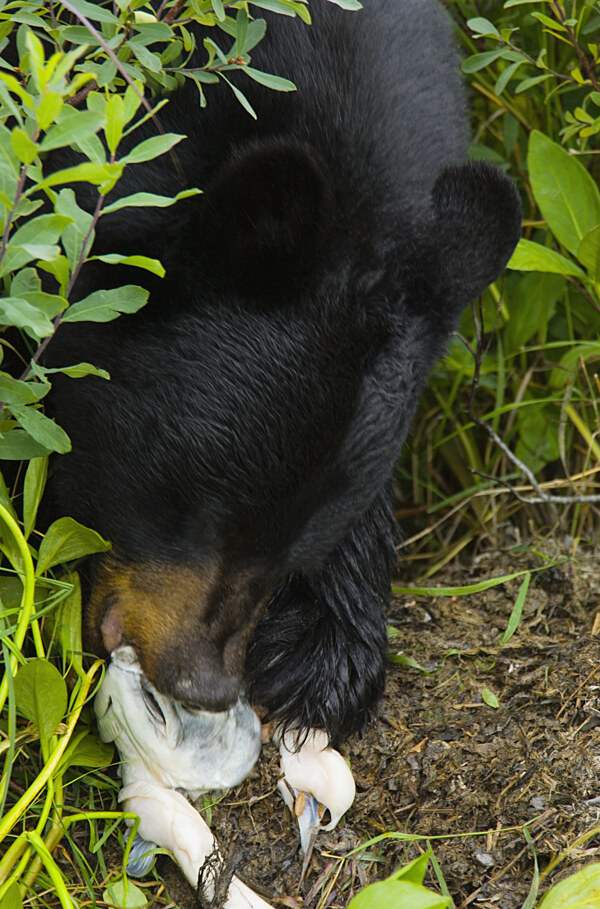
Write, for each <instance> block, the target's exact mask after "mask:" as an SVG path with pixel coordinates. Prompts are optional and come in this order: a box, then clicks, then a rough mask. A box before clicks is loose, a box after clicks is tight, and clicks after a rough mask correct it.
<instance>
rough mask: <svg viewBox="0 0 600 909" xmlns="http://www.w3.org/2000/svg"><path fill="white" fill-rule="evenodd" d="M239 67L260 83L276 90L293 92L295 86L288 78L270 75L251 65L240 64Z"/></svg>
mask: <svg viewBox="0 0 600 909" xmlns="http://www.w3.org/2000/svg"><path fill="white" fill-rule="evenodd" d="M240 69H243V71H244V72H245V73H246V75H247V76H250V78H251V79H254V81H255V82H260V84H261V85H266V86H267V88H271V89H273V90H274V91H276V92H295V91H296V86H295V85H294V83H293V82H290V80H289V79H282V78H281V76H272V75H270V73H263V72H261V71H260V70H259V69H253V68H252V67H251V66H242V67H240Z"/></svg>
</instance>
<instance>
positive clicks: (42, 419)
mask: <svg viewBox="0 0 600 909" xmlns="http://www.w3.org/2000/svg"><path fill="white" fill-rule="evenodd" d="M9 409H10V412H11V413H12V415H13V417H14V418H15V420H16V421H17V422H18V423H19V425H20V426H21V427H22V428H23V429H24V430H25V431H26V432H28V433H29V435H30V436H31V438H32V439H35V441H36V442H38V443H39V444H40V445H43V446H44V448H47V449H49V450H50V451H58V452H59V454H66V452H67V451H70V450H71V441H70V439H69V437H68V435H67V434H66V432H65V431H64V429H61V427H60V426H58V425H57V424H56V423H55V422H54V420H51V419H50V418H49V417H47V416H45V415H44V414H43V413H42V412H41V410H34V409H33V407H24V406H23V407H22V406H17V405H15V404H11V405H10V407H9Z"/></svg>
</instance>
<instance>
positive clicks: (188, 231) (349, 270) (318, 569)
mask: <svg viewBox="0 0 600 909" xmlns="http://www.w3.org/2000/svg"><path fill="white" fill-rule="evenodd" d="M310 9H311V13H312V15H313V20H314V24H313V26H312V27H308V26H306V25H305V24H303V23H302V22H300V21H299V20H295V21H291V20H290V19H287V18H284V17H280V16H277V15H274V14H266V16H265V18H266V19H267V22H268V30H267V34H266V37H265V39H264V40H263V41H262V42H261V44H260V45H259V46H258V47H257V48H256V50H255V51H254V53H253V58H252V65H253V66H254V67H256V68H257V69H264V70H267V71H269V72H274V73H278V74H280V75H285V76H287V77H289V78H291V79H292V80H293V81H294V82H295V83H296V86H297V91H296V92H295V93H289V94H283V93H276V92H273V91H270V90H269V89H268V88H265V87H263V86H261V85H258V84H256V83H251V82H250V80H244V83H243V89H244V92H245V93H246V95H247V97H248V98H249V100H250V102H251V104H252V105H253V107H254V109H255V110H256V112H257V115H258V119H257V121H254V120H253V119H252V118H251V117H250V116H249V115H248V113H247V112H246V111H245V110H244V109H243V108H242V107H241V106H240V104H239V103H238V102H237V100H236V99H235V98H234V96H233V95H232V93H231V90H230V89H229V87H228V86H226V85H220V86H215V87H214V88H212V87H211V90H210V94H209V99H208V107H207V108H206V109H205V110H201V108H200V104H199V98H198V93H197V90H196V88H195V87H194V86H193V85H192V84H188V85H187V86H186V87H184V88H183V89H182V90H181V91H179V92H177V93H176V94H175V95H174V96H173V97H172V98H171V99H170V101H169V103H168V104H167V105H166V107H165V108H164V109H163V110H161V112H160V114H159V117H160V120H161V122H162V125H163V127H164V128H165V129H166V130H173V131H177V132H185V133H186V134H187V136H188V138H187V139H186V140H185V141H184V142H182V143H181V144H180V145H179V146H178V147H177V154H178V157H179V162H180V169H179V170H178V169H177V168H175V167H174V166H173V164H172V162H171V161H170V160H169V158H168V156H166V157H164V158H161V159H159V160H157V161H155V162H151V163H144V164H139V165H136V166H131V167H130V168H129V170H128V171H127V172H126V176H125V177H124V178H123V180H122V181H121V183H119V184H118V187H117V192H118V194H119V195H126V194H129V193H131V192H134V191H137V190H142V189H143V190H151V191H153V192H162V193H165V194H174V193H176V192H178V191H179V190H180V189H181V188H182V182H181V180H182V178H181V171H183V173H184V174H185V180H186V181H187V184H188V185H191V186H199V187H201V188H202V189H203V190H204V193H203V195H200V196H196V197H194V198H192V199H188V200H186V201H185V202H183V203H181V204H179V205H177V206H175V207H173V208H172V209H164V210H157V209H148V210H141V209H129V210H127V209H126V210H121V211H119V212H116V213H115V214H114V215H111V216H107V217H105V218H104V219H103V220H102V221H101V223H100V228H99V231H98V237H97V245H96V247H95V250H96V251H97V252H114V251H119V252H121V253H142V254H146V255H152V256H157V257H158V258H160V259H161V260H162V262H163V264H164V265H165V267H166V269H167V276H166V277H165V278H164V279H162V280H159V279H152V281H151V283H150V284H149V287H150V291H151V296H150V302H149V303H148V305H147V306H146V307H145V308H144V309H143V310H141V311H140V312H139V313H138V314H136V315H133V316H123V317H121V318H120V319H118V320H116V321H115V322H111V323H107V324H103V325H98V324H90V323H86V324H83V323H82V324H78V325H74V324H73V325H64V326H63V327H61V329H60V331H59V332H58V335H57V338H56V340H55V341H53V343H52V345H50V347H49V348H48V353H49V359H47V361H46V362H48V363H52V362H54V363H60V364H64V363H65V362H78V361H79V360H81V359H86V360H91V361H92V362H94V363H96V364H98V365H100V366H102V367H104V368H105V369H108V370H109V372H110V374H111V380H110V381H109V382H107V381H104V380H102V379H99V378H88V379H86V380H84V381H82V382H73V381H71V380H69V379H62V380H58V381H57V382H56V386H55V392H54V411H53V415H54V416H55V417H56V419H57V420H58V422H59V423H60V424H61V425H62V426H64V427H65V429H66V430H67V432H68V433H69V434H70V436H71V439H72V442H73V452H72V453H71V454H69V455H67V456H64V457H61V458H59V459H58V460H57V463H56V464H55V466H54V473H53V477H52V488H51V494H52V499H53V508H54V509H55V511H56V512H57V513H60V514H71V515H73V516H74V517H76V518H77V519H78V520H80V521H82V522H83V523H85V524H88V525H90V526H92V527H94V528H96V529H97V530H99V531H100V532H101V533H102V534H104V535H105V536H106V537H108V538H109V539H110V540H111V541H112V543H113V547H114V548H113V551H112V553H111V554H109V555H108V556H105V557H102V558H101V559H98V560H97V561H96V563H95V564H93V565H92V575H91V580H90V591H89V595H88V602H87V606H86V612H85V626H86V633H87V641H88V646H89V647H90V648H92V649H94V650H96V651H99V652H110V651H111V650H112V649H114V648H115V647H117V646H118V645H119V644H120V643H128V644H131V645H132V646H133V647H134V648H135V650H136V651H137V653H138V654H139V658H140V662H141V664H142V667H143V669H144V671H145V673H146V675H147V677H148V678H149V679H150V681H151V682H152V683H153V685H154V686H155V687H156V688H157V689H158V690H159V691H160V692H163V693H165V694H167V695H169V696H171V697H173V698H175V699H177V700H179V701H183V702H186V703H187V704H190V705H194V706H199V707H203V708H205V709H208V710H212V711H219V710H224V709H226V708H228V707H229V706H230V705H232V704H233V703H235V701H236V699H237V697H238V694H239V692H240V690H245V691H247V692H248V694H249V696H250V698H251V699H252V701H253V702H255V703H258V704H261V705H262V706H263V707H264V708H266V710H267V711H268V714H269V716H270V717H272V718H274V719H276V720H278V721H279V722H281V723H283V724H287V725H289V726H292V727H299V728H301V729H308V728H317V729H322V730H325V731H326V732H327V733H328V735H329V737H330V740H331V741H332V743H333V744H336V743H339V742H340V740H342V739H343V738H345V737H346V736H348V735H349V734H351V733H353V732H355V731H357V730H360V729H361V728H363V726H364V724H365V722H366V721H367V719H368V718H369V716H370V714H371V712H372V711H373V709H374V708H375V707H376V705H377V702H378V700H379V698H380V696H381V693H382V687H383V677H384V660H385V652H386V632H385V621H384V608H385V605H386V601H387V598H388V596H389V586H390V576H391V572H392V570H393V568H394V564H395V540H396V527H395V522H394V516H393V513H392V509H391V505H390V496H389V485H390V479H391V475H392V468H393V465H394V461H395V459H396V458H397V456H398V454H399V452H400V449H401V446H402V444H403V441H404V439H405V436H406V433H407V430H408V428H409V424H410V419H411V415H412V414H413V411H414V408H415V403H416V401H417V396H418V393H419V389H420V387H421V386H422V384H423V383H424V382H425V380H426V378H427V373H428V370H429V368H430V366H431V364H432V363H433V361H434V360H435V358H436V357H438V356H439V355H440V353H441V352H442V351H443V348H444V343H445V342H446V340H447V338H448V337H449V335H450V333H451V332H452V330H453V328H454V327H455V325H456V322H457V319H458V316H459V314H460V313H461V310H462V309H463V307H464V306H465V304H467V303H468V302H469V301H470V300H472V299H473V298H475V297H476V296H477V295H478V294H480V293H481V292H482V291H483V290H484V289H485V287H486V286H487V285H488V284H489V283H490V282H491V281H493V280H494V279H495V278H496V277H497V276H498V275H499V274H500V272H501V271H502V269H503V267H504V266H505V264H506V262H507V260H508V258H509V256H510V255H511V252H512V250H513V248H514V246H515V244H516V242H517V239H518V236H519V229H520V206H519V201H518V197H517V194H516V192H515V190H514V188H513V187H512V185H511V183H510V182H509V180H508V179H506V177H505V176H504V175H503V174H502V173H501V172H500V171H499V170H497V169H495V168H494V167H492V166H489V165H486V164H474V163H468V162H467V160H466V157H467V147H468V142H467V129H466V122H465V121H466V117H465V111H464V106H465V102H464V97H463V91H462V87H461V84H460V78H459V75H458V62H457V56H456V54H455V51H454V49H453V46H452V38H451V31H450V26H449V22H448V21H447V18H446V16H445V14H444V13H443V12H442V10H441V9H439V8H438V6H437V3H435V2H433V0H401V2H399V0H369V2H368V3H366V4H365V9H364V10H362V11H361V12H357V13H349V12H346V11H343V10H341V9H340V8H339V7H337V6H335V5H333V4H332V3H330V2H327V0H313V2H312V3H311V4H310ZM199 33H200V37H201V36H202V35H201V29H199ZM235 75H236V74H233V75H232V78H233V77H234V76H235ZM237 75H239V74H237ZM141 129H142V130H143V135H145V136H150V135H154V134H155V127H154V125H153V124H152V123H151V122H148V123H147V124H145V125H144V126H143V127H142V128H141ZM141 137H142V136H141V135H140V131H138V132H136V133H135V135H134V138H135V141H136V142H137V141H139V140H140V138H141ZM78 192H79V194H80V195H79V198H80V201H82V202H83V203H84V204H90V205H91V204H93V200H91V197H90V199H89V200H87V203H86V195H85V192H84V191H83V190H80V191H78ZM121 278H123V275H122V274H121V273H119V274H118V275H117V280H120V279H121ZM130 279H131V275H130V274H127V276H126V278H124V280H130ZM133 279H134V280H135V281H139V280H140V278H139V275H138V273H137V272H136V274H135V275H134V278H133ZM114 281H115V272H114V271H111V268H110V267H109V266H103V265H98V266H97V267H96V268H94V269H92V268H89V269H88V271H87V273H85V274H84V275H83V277H82V279H81V282H80V286H79V293H80V294H84V293H88V292H89V291H90V290H93V289H95V288H98V287H105V286H108V284H109V282H114Z"/></svg>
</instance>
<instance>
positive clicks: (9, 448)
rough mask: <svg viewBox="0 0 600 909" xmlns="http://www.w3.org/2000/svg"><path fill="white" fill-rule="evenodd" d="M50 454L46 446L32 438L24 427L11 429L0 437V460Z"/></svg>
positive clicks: (19, 459)
mask: <svg viewBox="0 0 600 909" xmlns="http://www.w3.org/2000/svg"><path fill="white" fill-rule="evenodd" d="M47 454H50V451H49V449H48V448H45V447H44V446H43V445H40V444H39V442H36V441H35V439H32V438H31V436H30V435H29V433H28V432H25V430H24V429H11V430H10V431H9V432H5V433H4V434H3V436H2V437H1V438H0V461H27V460H29V458H43V457H45V455H47Z"/></svg>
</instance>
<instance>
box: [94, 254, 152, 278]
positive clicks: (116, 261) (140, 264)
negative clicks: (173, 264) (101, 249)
mask: <svg viewBox="0 0 600 909" xmlns="http://www.w3.org/2000/svg"><path fill="white" fill-rule="evenodd" d="M91 259H98V260H99V261H100V262H106V263H108V265H134V266H136V267H137V268H145V269H146V271H150V272H152V274H154V275H158V276H159V278H164V276H165V270H164V268H163V266H162V265H161V263H160V262H159V261H158V259H149V258H148V256H121V255H119V253H106V255H104V256H90V260H91Z"/></svg>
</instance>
